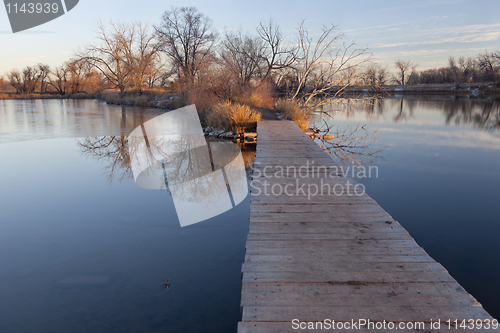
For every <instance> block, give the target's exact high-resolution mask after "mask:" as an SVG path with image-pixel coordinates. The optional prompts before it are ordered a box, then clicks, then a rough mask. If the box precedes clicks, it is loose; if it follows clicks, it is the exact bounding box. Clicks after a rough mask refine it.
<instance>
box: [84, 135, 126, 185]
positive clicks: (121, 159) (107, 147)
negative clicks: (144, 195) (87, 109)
mask: <svg viewBox="0 0 500 333" xmlns="http://www.w3.org/2000/svg"><path fill="white" fill-rule="evenodd" d="M76 141H77V144H78V146H79V148H80V151H81V152H82V154H84V155H86V156H89V157H91V158H94V159H99V160H107V161H109V164H108V165H107V166H106V167H105V173H106V174H107V179H108V183H109V184H111V183H112V182H113V179H115V177H118V180H119V181H120V182H121V181H123V180H128V179H133V175H132V168H131V166H130V155H129V151H128V137H126V136H101V137H90V138H84V139H82V140H78V139H77V140H76Z"/></svg>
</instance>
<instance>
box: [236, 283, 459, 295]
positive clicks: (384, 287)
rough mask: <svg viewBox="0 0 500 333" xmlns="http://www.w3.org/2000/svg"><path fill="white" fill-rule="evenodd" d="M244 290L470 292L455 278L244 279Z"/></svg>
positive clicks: (262, 291) (318, 292) (425, 293)
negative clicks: (351, 280)
mask: <svg viewBox="0 0 500 333" xmlns="http://www.w3.org/2000/svg"><path fill="white" fill-rule="evenodd" d="M242 293H243V294H245V293H249V294H259V295H260V294H269V293H271V294H278V295H281V294H300V295H321V294H332V293H333V294H344V295H353V294H365V295H371V294H394V293H395V294H408V295H413V294H417V295H428V294H429V295H439V294H445V295H457V294H466V295H468V293H467V291H465V289H464V288H462V286H460V285H459V284H458V283H457V282H456V281H453V282H391V283H373V282H372V283H370V282H367V283H333V284H332V283H251V282H244V283H243V287H242Z"/></svg>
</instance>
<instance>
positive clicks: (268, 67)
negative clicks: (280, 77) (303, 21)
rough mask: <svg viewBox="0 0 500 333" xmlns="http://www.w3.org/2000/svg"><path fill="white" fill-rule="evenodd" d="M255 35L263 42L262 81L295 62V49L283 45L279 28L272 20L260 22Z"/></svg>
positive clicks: (283, 38)
mask: <svg viewBox="0 0 500 333" xmlns="http://www.w3.org/2000/svg"><path fill="white" fill-rule="evenodd" d="M257 33H258V34H259V36H260V38H261V39H262V40H263V41H264V43H265V47H264V52H263V55H262V56H261V58H262V61H263V62H264V63H265V68H264V69H263V70H262V81H264V80H265V79H266V78H268V77H269V76H270V75H271V73H272V72H273V71H277V70H281V69H286V68H289V67H290V66H292V64H293V63H294V62H295V61H296V60H297V51H298V50H297V48H295V47H292V46H288V45H284V40H285V37H284V36H283V34H282V32H281V29H280V27H279V26H278V25H277V24H276V23H275V22H274V21H273V20H272V19H269V22H267V23H264V22H260V24H259V26H258V27H257Z"/></svg>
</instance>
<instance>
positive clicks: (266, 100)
mask: <svg viewBox="0 0 500 333" xmlns="http://www.w3.org/2000/svg"><path fill="white" fill-rule="evenodd" d="M242 89H243V91H242V92H241V94H240V95H239V96H237V97H235V100H237V101H238V102H240V103H243V104H247V105H249V106H251V107H254V108H265V109H270V108H272V107H273V106H274V98H273V93H272V87H271V85H270V84H269V83H267V82H262V83H261V84H260V85H259V86H257V87H248V88H242Z"/></svg>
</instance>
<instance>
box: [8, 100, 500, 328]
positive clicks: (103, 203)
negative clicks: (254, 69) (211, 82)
mask: <svg viewBox="0 0 500 333" xmlns="http://www.w3.org/2000/svg"><path fill="white" fill-rule="evenodd" d="M160 114H161V112H159V111H158V110H154V109H142V108H127V107H118V106H106V105H104V104H103V103H102V102H98V101H0V156H1V164H0V170H1V171H2V172H1V173H0V184H2V186H1V188H0V281H1V282H2V283H1V284H0V295H1V297H0V332H2V333H3V332H110V331H116V332H234V331H235V330H236V324H237V322H238V321H239V319H240V292H241V273H240V270H241V263H242V262H243V259H244V244H245V240H246V236H247V233H248V211H249V197H247V198H246V199H245V200H244V201H243V202H242V203H241V204H239V205H238V206H237V207H236V208H234V209H232V210H230V211H228V212H226V213H224V214H222V215H219V216H217V217H215V218H212V219H210V220H208V221H205V222H202V223H198V224H195V225H191V226H188V227H184V228H181V227H180V225H179V220H178V217H177V215H176V212H175V210H174V206H173V200H172V198H171V197H170V196H169V194H168V192H167V191H155V190H145V189H142V188H140V187H138V186H137V185H136V184H135V183H134V181H133V179H132V174H131V171H130V168H129V166H128V163H127V158H126V152H125V151H124V140H125V139H126V136H127V135H128V134H129V133H130V132H131V131H132V130H133V129H134V128H136V127H137V126H139V125H140V124H141V123H143V122H145V121H147V120H149V119H152V118H153V117H155V116H158V115H160ZM332 115H333V116H334V121H332V120H330V119H329V118H325V119H327V120H328V122H330V123H331V124H335V125H340V126H341V127H342V126H346V125H347V124H359V125H365V124H366V125H367V126H366V127H365V128H367V129H368V131H369V132H373V131H375V130H378V133H377V134H376V135H378V136H379V138H380V141H378V142H375V143H373V144H372V147H374V148H373V149H374V150H377V149H378V148H382V147H385V149H384V150H382V151H381V152H380V153H379V154H378V156H379V157H380V158H378V159H377V160H376V161H374V162H373V161H370V160H371V158H368V161H369V162H371V163H372V165H377V166H378V168H379V177H378V178H376V179H371V180H369V181H368V182H366V186H367V191H368V194H369V195H371V196H372V197H373V198H374V199H375V200H377V201H378V202H379V203H380V205H381V206H382V207H383V208H384V209H386V210H387V211H388V212H389V213H390V214H392V215H393V216H394V218H396V219H397V220H398V221H400V222H401V224H402V225H403V226H405V227H406V228H407V230H408V231H409V232H410V234H411V235H412V236H413V237H414V238H415V239H416V241H417V242H418V243H419V244H420V245H421V246H423V247H424V249H425V250H426V251H427V252H428V253H429V254H430V255H431V256H432V257H434V258H435V259H436V260H438V261H439V262H441V263H442V264H443V265H444V266H445V267H446V268H447V269H448V270H449V271H450V273H451V274H452V275H453V276H454V277H455V278H456V279H457V280H458V281H459V282H460V283H461V284H462V285H463V286H464V287H465V288H466V289H467V290H468V291H469V292H470V293H472V294H473V295H474V296H475V297H476V298H477V299H478V300H479V301H480V302H481V303H482V304H483V305H484V307H485V308H486V310H487V311H489V312H490V313H491V314H492V315H493V316H495V317H497V318H498V317H500V306H499V301H498V300H499V299H500V284H499V283H498V281H499V280H500V260H499V259H498V258H499V255H500V242H498V235H499V234H500V221H499V218H498V217H499V214H500V208H499V205H498V202H499V199H500V171H499V168H498V166H499V165H500V163H499V162H500V134H499V131H498V121H499V117H500V115H499V110H498V104H495V103H493V102H491V101H488V100H466V99H465V100H454V99H451V98H441V99H433V100H424V99H404V100H402V99H396V98H394V99H386V100H384V101H382V103H381V104H380V105H379V106H378V107H375V108H373V109H372V110H370V111H358V112H354V111H353V112H351V113H345V112H337V113H335V112H334V113H332ZM317 120H318V121H321V119H319V118H318V119H317ZM377 147H378V148H377ZM166 279H170V284H171V289H170V291H169V292H168V293H166V294H162V293H163V292H164V289H163V287H162V285H161V284H162V283H163V282H164V281H165V280H166Z"/></svg>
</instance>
